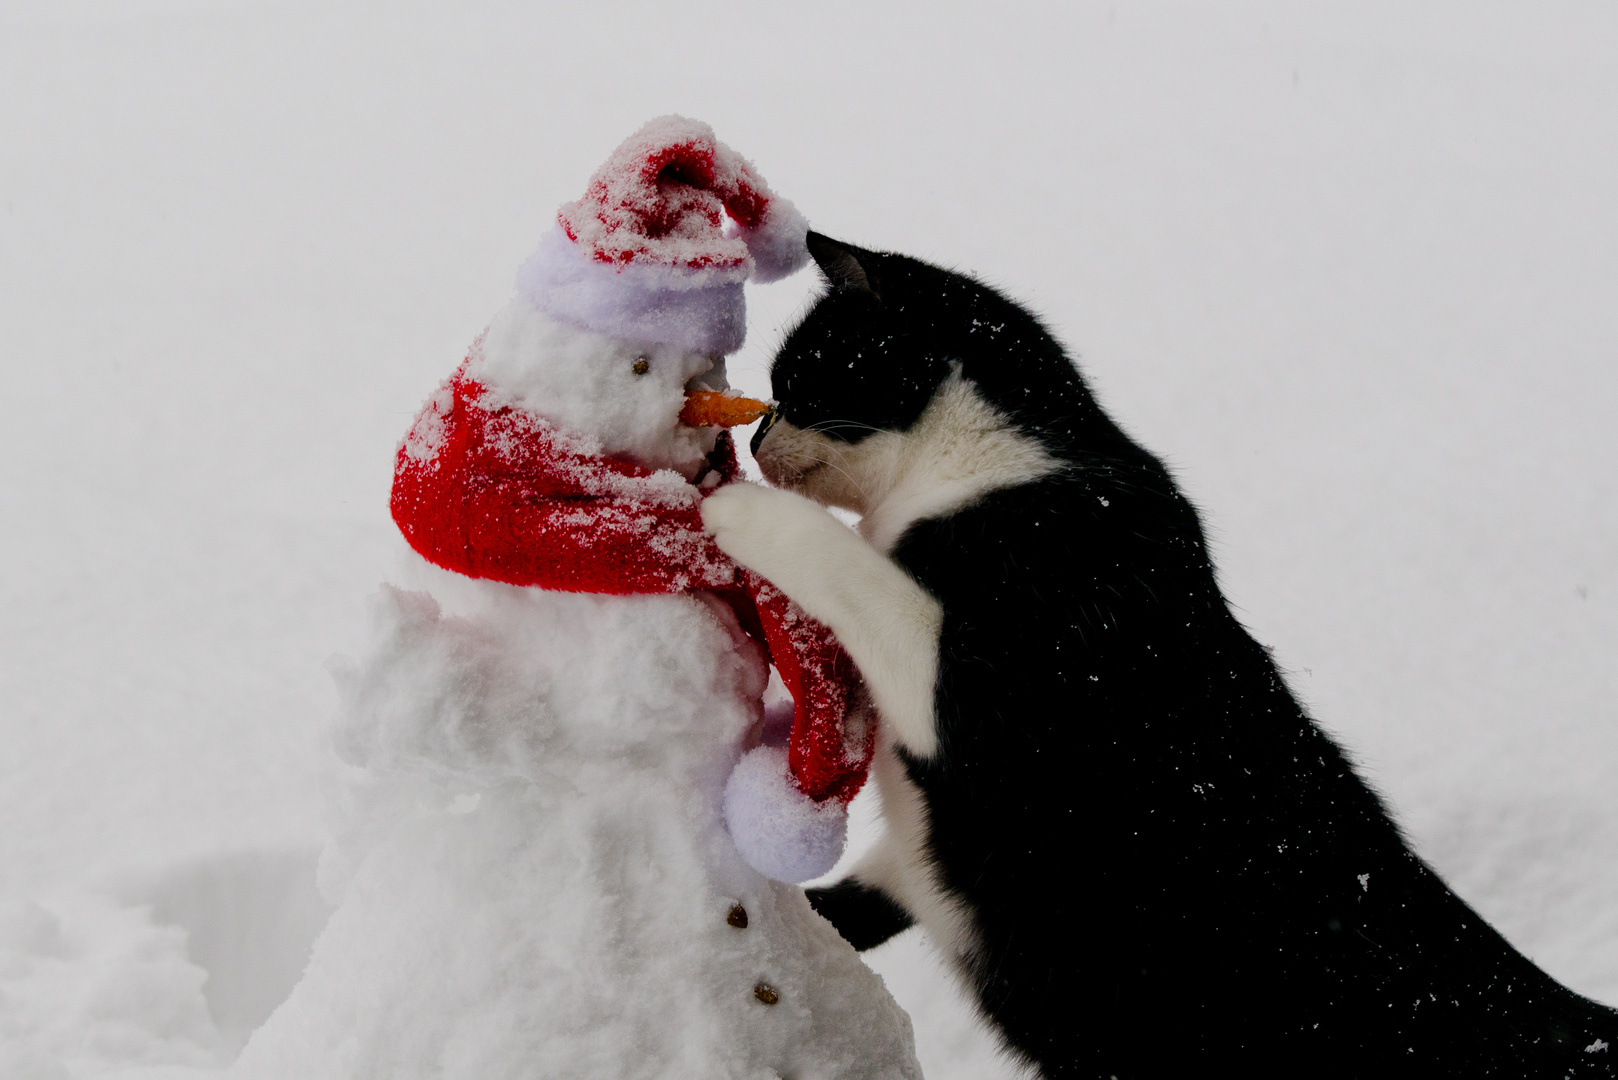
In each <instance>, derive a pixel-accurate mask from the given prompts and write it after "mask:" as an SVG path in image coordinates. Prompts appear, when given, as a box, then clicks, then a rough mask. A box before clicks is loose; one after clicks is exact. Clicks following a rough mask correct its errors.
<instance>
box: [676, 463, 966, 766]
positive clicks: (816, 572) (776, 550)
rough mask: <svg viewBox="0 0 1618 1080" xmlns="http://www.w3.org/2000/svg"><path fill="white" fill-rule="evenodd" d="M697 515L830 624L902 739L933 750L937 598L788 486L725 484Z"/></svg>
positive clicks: (723, 543) (921, 753)
mask: <svg viewBox="0 0 1618 1080" xmlns="http://www.w3.org/2000/svg"><path fill="white" fill-rule="evenodd" d="M702 523H703V525H704V526H705V527H706V528H707V530H708V531H709V532H710V533H712V534H713V538H714V542H715V543H717V544H718V545H719V549H720V550H721V551H723V552H724V553H725V554H727V555H729V556H730V557H731V558H733V559H735V560H736V561H737V562H739V563H741V564H742V565H743V566H745V567H747V568H748V569H749V570H751V571H753V572H754V573H756V574H759V575H760V576H762V577H764V578H765V579H767V580H768V581H770V582H771V583H772V584H774V585H775V587H776V588H778V589H780V590H781V591H782V592H784V593H786V594H787V596H789V597H791V598H792V599H793V600H794V601H796V602H797V604H798V606H799V607H801V608H803V610H804V611H806V612H808V613H809V614H810V615H811V616H813V617H814V618H816V619H819V620H820V621H821V622H823V623H825V624H826V625H827V626H829V627H831V631H832V633H834V634H836V635H837V640H838V641H839V642H841V643H842V646H843V648H845V649H847V650H848V655H849V656H850V657H852V658H853V660H854V663H855V665H857V666H858V667H859V669H860V674H861V675H862V676H863V677H864V678H865V683H866V685H867V686H868V687H869V688H870V691H871V697H872V699H873V700H874V701H875V702H876V707H877V711H878V712H880V713H881V714H882V719H883V721H884V722H886V723H887V724H888V725H889V726H890V730H891V731H892V733H893V735H894V736H895V737H896V738H897V740H898V741H899V743H900V744H901V745H902V746H903V747H904V748H905V749H906V750H907V751H909V752H910V753H911V754H913V755H915V756H916V757H922V758H925V757H931V756H932V754H933V752H934V751H935V750H936V749H937V748H938V736H937V733H936V731H935V729H934V724H933V695H934V689H935V685H936V682H937V678H938V635H939V630H940V629H941V628H942V626H943V621H944V611H943V608H942V607H940V606H939V603H938V601H937V600H935V599H934V598H933V596H932V595H931V594H930V593H928V592H927V591H926V590H925V589H923V588H922V587H921V586H920V585H919V584H917V583H916V580H915V579H914V578H912V577H911V576H910V575H909V574H908V573H906V572H905V571H904V569H903V568H902V567H900V566H899V565H898V564H897V563H895V562H893V560H891V559H889V558H888V557H887V556H885V555H883V554H882V553H881V552H879V551H877V550H876V549H875V548H873V547H872V546H871V545H870V544H868V543H866V541H865V539H864V538H863V537H861V536H860V535H859V534H858V533H856V532H854V531H853V530H852V529H850V528H848V527H847V526H846V525H844V524H843V523H842V522H840V521H838V520H837V519H836V518H834V517H832V516H831V514H829V513H827V512H826V510H825V508H823V507H822V506H820V504H818V503H815V502H812V501H810V500H809V499H806V498H804V497H803V496H802V495H796V494H793V493H792V492H790V491H781V490H779V489H776V488H766V487H760V486H759V485H757V484H730V485H728V486H726V487H723V488H721V489H719V490H718V491H716V492H714V493H713V494H712V495H710V496H708V498H706V499H705V500H703V503H702Z"/></svg>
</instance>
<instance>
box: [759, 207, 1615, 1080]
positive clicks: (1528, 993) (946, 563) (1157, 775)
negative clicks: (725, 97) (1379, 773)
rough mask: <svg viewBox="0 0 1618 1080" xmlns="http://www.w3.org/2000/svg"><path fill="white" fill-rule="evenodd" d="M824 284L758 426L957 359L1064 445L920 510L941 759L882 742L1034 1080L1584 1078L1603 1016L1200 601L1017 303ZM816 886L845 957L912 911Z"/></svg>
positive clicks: (980, 383)
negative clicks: (1532, 957) (1468, 898)
mask: <svg viewBox="0 0 1618 1080" xmlns="http://www.w3.org/2000/svg"><path fill="white" fill-rule="evenodd" d="M812 240H813V247H814V251H815V255H816V259H817V261H818V262H819V263H820V264H821V266H822V269H823V270H824V271H825V272H826V274H827V275H828V277H829V278H830V280H831V282H832V284H833V286H834V287H833V288H832V289H831V290H830V291H829V293H828V294H827V295H826V296H825V297H823V298H822V299H821V300H820V301H819V302H818V303H817V304H816V305H815V306H814V307H813V309H812V310H811V311H810V312H809V313H808V315H807V316H806V317H805V318H804V320H803V321H802V323H801V325H799V326H798V327H797V328H796V329H795V330H794V331H793V332H792V333H791V335H790V336H789V337H788V339H787V340H786V342H785V344H784V345H783V347H782V348H781V350H780V353H779V355H778V356H777V357H776V359H775V362H774V366H773V369H772V380H773V391H774V393H775V395H776V397H777V398H778V400H779V402H780V412H781V415H782V417H783V418H784V419H785V420H788V421H790V422H791V423H793V424H796V425H797V426H798V427H800V428H811V427H812V428H817V429H818V430H819V431H821V432H822V433H827V434H830V435H832V436H833V437H835V438H839V439H842V440H845V441H848V442H854V441H857V440H859V439H861V438H863V437H865V436H866V435H867V434H869V433H870V432H871V431H872V430H873V429H881V430H902V429H904V428H906V427H907V426H908V425H910V424H911V423H913V422H914V421H915V420H916V418H917V417H918V416H919V415H920V414H921V412H922V410H923V408H924V407H925V406H926V405H927V402H928V401H929V399H930V398H931V396H932V394H933V392H934V390H935V389H936V388H937V387H938V386H939V384H940V382H941V381H942V380H943V379H944V378H945V376H946V375H947V374H948V373H949V371H950V370H951V364H959V365H960V369H961V371H962V374H963V375H964V376H965V378H966V379H967V380H969V381H970V382H971V383H972V384H974V385H975V387H976V389H977V390H978V392H979V393H980V394H981V395H982V396H983V397H984V398H985V399H986V400H987V401H988V402H990V403H991V404H992V405H993V406H995V407H996V408H997V409H998V410H1000V411H1001V412H1002V413H1004V414H1005V415H1007V416H1009V417H1012V418H1013V419H1014V420H1015V422H1016V423H1017V425H1018V426H1020V428H1021V429H1022V430H1023V431H1025V432H1027V433H1031V434H1033V435H1034V436H1036V437H1037V438H1038V439H1039V440H1040V441H1041V442H1042V443H1043V444H1044V445H1045V447H1046V448H1047V449H1048V450H1049V452H1050V453H1051V454H1053V455H1055V456H1056V457H1058V458H1059V459H1060V461H1061V463H1062V466H1063V467H1062V468H1061V470H1060V471H1059V472H1057V473H1055V474H1052V475H1049V476H1047V477H1045V478H1042V479H1040V480H1037V481H1035V482H1033V483H1028V484H1024V485H1022V486H1018V487H1013V488H1009V489H1002V490H997V491H993V492H991V493H989V494H987V495H985V496H983V497H982V498H980V499H979V500H978V501H976V502H975V503H972V504H970V505H968V506H966V507H965V508H963V509H960V510H957V511H955V512H953V513H950V514H948V515H947V516H944V517H938V518H933V519H926V520H921V521H918V522H916V523H915V524H914V525H913V526H911V527H910V528H909V530H908V531H907V532H906V533H905V534H904V535H903V537H902V539H901V540H900V541H899V543H898V545H897V547H896V548H895V549H894V551H893V552H892V556H893V558H894V559H895V560H897V562H898V563H899V564H901V565H902V566H903V567H904V568H905V569H906V570H908V571H909V573H910V574H911V575H913V576H914V577H915V579H916V580H917V581H919V582H920V583H921V585H922V586H923V587H925V588H926V589H927V590H928V591H929V592H930V593H931V594H932V596H934V597H935V598H936V599H937V600H938V601H940V602H941V604H942V607H943V612H944V623H943V631H942V637H941V642H940V650H939V672H938V682H937V695H936V717H937V730H938V735H939V740H940V745H941V749H940V751H939V753H938V754H937V755H936V756H934V757H932V758H931V759H928V760H919V759H917V758H916V757H914V756H911V755H907V754H905V753H904V752H903V751H902V750H901V751H900V757H901V760H902V761H903V763H904V767H905V771H906V772H907V773H908V776H909V778H910V780H911V781H912V782H913V783H914V784H915V785H916V787H917V788H919V789H920V791H921V792H922V793H923V795H924V797H925V802H926V806H927V809H928V812H929V815H930V820H931V830H930V835H929V836H928V837H927V840H926V845H927V851H926V854H927V856H928V857H929V858H930V859H931V860H932V861H933V862H934V864H935V865H936V867H937V869H938V872H939V876H940V879H941V881H942V882H943V884H944V886H945V888H946V890H947V891H948V892H950V893H952V894H954V896H955V897H956V898H957V899H959V900H960V901H962V902H964V904H965V905H966V907H967V908H968V909H969V911H970V912H971V915H972V918H973V920H974V923H975V930H976V933H977V937H978V940H979V942H980V946H981V948H980V952H979V954H978V955H977V956H976V957H975V959H974V961H973V962H972V963H971V964H970V965H969V967H970V971H969V972H968V978H969V980H970V981H971V983H972V984H973V989H974V990H975V992H976V994H977V998H978V1001H979V1002H980V1003H981V1007H982V1010H983V1012H984V1013H985V1014H986V1016H987V1017H988V1018H989V1019H990V1020H991V1021H992V1023H993V1024H994V1025H995V1026H996V1027H998V1029H999V1030H1000V1031H1001V1032H1002V1033H1003V1035H1004V1037H1005V1039H1006V1040H1007V1041H1008V1042H1009V1044H1010V1045H1011V1046H1013V1047H1015V1048H1016V1049H1017V1050H1018V1051H1020V1052H1021V1053H1022V1054H1024V1055H1026V1056H1027V1057H1028V1058H1029V1059H1031V1060H1032V1061H1034V1062H1036V1063H1037V1064H1038V1066H1039V1067H1040V1069H1041V1070H1042V1071H1043V1073H1044V1075H1046V1076H1051V1077H1058V1076H1061V1077H1067V1076H1075V1077H1078V1076H1082V1077H1108V1076H1116V1077H1120V1078H1131V1077H1184V1078H1190V1077H1197V1076H1213V1075H1218V1074H1220V1073H1221V1072H1223V1073H1225V1074H1228V1075H1241V1076H1264V1077H1268V1076H1287V1077H1328V1076H1329V1077H1386V1076H1435V1077H1436V1076H1453V1077H1482V1076H1498V1077H1513V1078H1520V1077H1542V1076H1543V1077H1550V1076H1557V1077H1561V1076H1610V1075H1613V1074H1614V1071H1615V1070H1614V1062H1615V1057H1618V1045H1615V1044H1618V1014H1615V1013H1614V1012H1613V1011H1612V1010H1610V1009H1608V1008H1606V1007H1604V1006H1601V1005H1598V1004H1596V1003H1594V1002H1591V1001H1589V1000H1587V999H1585V998H1583V997H1580V996H1579V995H1577V994H1575V993H1573V992H1571V991H1569V990H1567V989H1566V988H1564V987H1562V986H1561V985H1560V984H1558V983H1557V982H1555V981H1554V980H1553V979H1551V978H1550V977H1549V976H1547V975H1545V974H1544V973H1543V972H1541V971H1540V970H1539V969H1538V968H1536V967H1535V966H1534V964H1533V963H1532V962H1530V961H1529V960H1528V959H1526V958H1525V957H1524V956H1523V955H1522V954H1520V953H1519V952H1518V951H1517V950H1516V949H1514V948H1513V947H1512V946H1511V945H1510V944H1509V943H1507V942H1506V941H1505V940H1504V939H1503V938H1502V937H1501V936H1500V935H1499V934H1498V933H1497V932H1496V931H1495V930H1494V929H1493V928H1491V927H1490V926H1489V925H1488V923H1486V922H1485V921H1484V920H1483V919H1482V918H1481V917H1479V916H1478V915H1477V914H1476V913H1475V912H1474V911H1473V910H1472V909H1471V908H1470V907H1468V906H1467V904H1466V903H1465V902H1464V901H1462V900H1461V899H1460V898H1459V897H1457V896H1456V895H1455V894H1454V893H1453V892H1451V891H1450V889H1449V888H1448V887H1446V886H1445V884H1444V883H1443V882H1442V881H1441V880H1440V879H1439V878H1438V876H1437V875H1436V874H1435V873H1434V872H1433V871H1432V870H1431V869H1430V868H1429V867H1428V866H1427V865H1426V864H1425V863H1424V862H1422V860H1421V859H1420V858H1419V857H1418V856H1417V855H1415V854H1414V853H1413V852H1412V851H1411V849H1410V847H1409V846H1408V844H1407V843H1406V842H1405V840H1404V839H1403V837H1402V836H1401V835H1400V832H1399V829H1398V827H1397V826H1396V825H1395V824H1394V822H1393V821H1392V819H1391V818H1390V817H1389V815H1388V813H1387V811H1386V810H1385V809H1384V807H1383V806H1382V804H1381V802H1380V801H1379V800H1378V798H1377V796H1376V795H1375V794H1374V793H1373V792H1372V790H1371V789H1370V788H1369V787H1368V786H1367V784H1366V783H1365V781H1364V780H1362V779H1361V778H1360V777H1359V776H1358V775H1357V774H1356V773H1355V771H1354V768H1353V767H1352V766H1351V765H1350V763H1349V762H1348V761H1347V759H1346V758H1345V757H1344V754H1343V752H1342V751H1341V750H1340V749H1339V748H1338V746H1337V745H1336V744H1335V743H1334V742H1333V741H1332V740H1331V738H1329V737H1328V736H1327V735H1325V734H1324V733H1323V732H1322V731H1321V730H1320V728H1318V727H1317V726H1316V725H1315V724H1314V723H1313V722H1311V720H1310V718H1309V717H1308V716H1307V715H1306V714H1305V712H1304V710H1303V709H1302V707H1301V706H1300V705H1299V704H1298V701H1297V700H1296V699H1295V698H1294V697H1293V695H1292V694H1291V693H1290V692H1289V691H1288V689H1287V685H1286V682H1285V680H1284V679H1283V678H1282V676H1281V674H1280V672H1279V671H1278V670H1277V669H1276V666H1275V664H1274V662H1273V661H1272V660H1271V658H1270V656H1269V655H1268V653H1267V652H1266V650H1265V649H1264V648H1263V647H1262V646H1260V645H1259V644H1258V642H1256V641H1255V640H1254V639H1253V638H1252V636H1251V635H1249V634H1248V632H1247V631H1246V630H1245V629H1244V628H1243V627H1242V626H1241V624H1240V623H1239V622H1238V621H1237V620H1236V618H1235V617H1234V616H1233V615H1232V614H1231V611H1230V608H1229V606H1228V605H1227V604H1226V602H1225V599H1224V597H1223V596H1222V595H1221V593H1220V590H1219V586H1218V583H1217V581H1216V578H1215V574H1214V569H1213V566H1212V564H1211V563H1210V561H1209V555H1208V550H1207V546H1206V544H1205V542H1204V539H1203V535H1202V529H1201V526H1200V525H1199V522H1198V518H1197V514H1196V511H1195V510H1194V509H1193V508H1192V506H1191V504H1190V503H1189V502H1187V501H1186V499H1185V497H1184V496H1183V495H1181V493H1180V492H1179V490H1178V489H1177V488H1176V486H1175V484H1174V482H1173V480H1172V479H1171V478H1170V476H1169V474H1168V472H1167V471H1166V470H1165V468H1164V467H1163V465H1162V464H1161V463H1160V462H1159V461H1158V460H1157V459H1156V458H1155V457H1153V456H1152V455H1151V454H1150V453H1148V452H1147V451H1146V450H1144V449H1142V448H1141V447H1140V446H1139V445H1137V444H1136V443H1135V442H1134V441H1132V440H1131V439H1130V438H1129V437H1128V436H1127V435H1126V434H1125V433H1124V432H1123V431H1122V430H1120V429H1119V427H1118V426H1117V425H1116V424H1114V423H1113V422H1112V420H1111V419H1109V418H1108V417H1107V415H1106V414H1105V413H1104V412H1103V411H1102V410H1101V408H1100V407H1099V406H1098V405H1097V403H1096V401H1095V399H1094V398H1093V397H1092V396H1091V394H1090V392H1089V390H1088V389H1087V388H1086V386H1085V383H1084V380H1083V379H1082V377H1081V376H1080V374H1079V373H1078V371H1077V370H1076V368H1075V367H1074V365H1073V363H1072V362H1071V361H1070V360H1069V358H1068V356H1067V355H1066V353H1065V352H1064V350H1063V348H1062V346H1061V345H1060V344H1058V343H1057V341H1056V340H1055V339H1054V338H1053V337H1052V336H1051V335H1050V334H1049V333H1048V332H1047V331H1046V330H1045V328H1044V327H1043V326H1042V325H1041V324H1040V323H1039V321H1038V320H1037V319H1036V318H1034V317H1033V316H1032V315H1030V314H1029V313H1028V312H1027V311H1025V310H1024V309H1023V308H1021V307H1020V306H1018V305H1017V304H1015V303H1013V302H1012V301H1010V300H1008V299H1006V298H1005V297H1003V296H1002V295H1000V294H999V293H998V292H996V291H995V290H993V289H991V288H989V287H987V286H985V285H983V284H981V283H979V282H977V281H974V280H972V279H970V278H968V277H965V276H962V275H959V274H955V273H951V272H949V271H946V270H942V269H939V268H937V267H934V266H930V265H928V264H926V263H923V262H920V261H918V260H915V259H910V258H906V257H903V256H899V255H891V254H878V253H873V252H869V251H864V250H861V249H859V248H853V247H850V246H848V245H839V244H836V243H835V242H832V241H829V240H826V239H825V238H823V237H813V238H812ZM811 900H812V902H813V903H814V904H815V906H816V907H817V909H818V910H819V911H820V912H821V913H822V914H823V915H825V916H826V917H828V918H829V919H830V920H831V921H832V922H833V924H834V925H836V926H837V927H838V928H839V929H840V930H841V931H842V933H843V934H844V936H846V937H847V938H848V939H849V940H850V941H851V942H853V943H854V944H855V945H856V946H857V947H859V948H862V949H863V948H869V947H871V946H874V945H877V944H880V943H881V942H882V941H884V940H886V939H887V938H888V937H890V936H891V935H893V934H895V933H897V932H898V931H900V930H902V929H904V928H905V927H906V926H908V925H910V923H911V917H910V915H909V914H908V913H907V912H906V911H905V910H904V909H903V908H902V907H901V906H900V905H899V903H898V901H897V899H896V898H894V897H890V896H887V895H884V894H883V893H881V892H880V891H878V890H875V889H872V888H870V887H868V886H865V885H862V884H860V883H858V882H846V883H844V884H842V885H840V886H836V887H833V888H830V889H823V890H816V891H814V892H812V893H811Z"/></svg>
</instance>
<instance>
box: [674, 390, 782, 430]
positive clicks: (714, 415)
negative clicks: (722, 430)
mask: <svg viewBox="0 0 1618 1080" xmlns="http://www.w3.org/2000/svg"><path fill="white" fill-rule="evenodd" d="M771 408H772V406H771V405H770V403H769V402H767V401H755V400H753V399H752V398H745V397H738V396H737V395H735V394H726V393H722V392H720V391H717V390H687V391H686V392H685V407H684V408H682V409H681V410H680V423H682V424H686V425H688V426H690V427H735V426H736V425H738V424H751V423H752V422H753V421H754V420H757V419H758V418H759V417H761V416H764V415H766V414H768V413H769V412H770V410H771Z"/></svg>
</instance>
